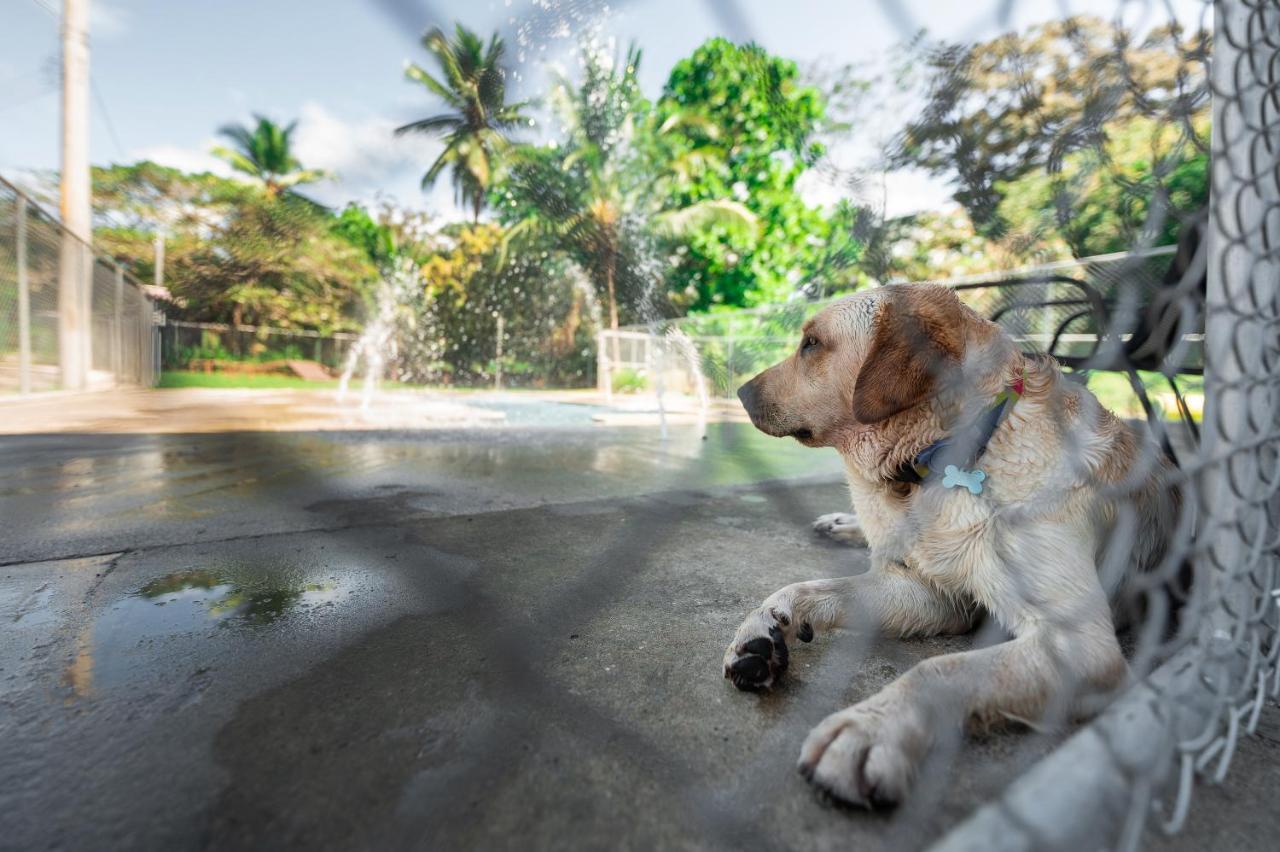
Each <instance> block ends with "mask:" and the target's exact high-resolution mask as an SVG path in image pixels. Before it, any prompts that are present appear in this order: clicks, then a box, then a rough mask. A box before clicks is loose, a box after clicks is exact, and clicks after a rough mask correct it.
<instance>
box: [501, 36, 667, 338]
mask: <svg viewBox="0 0 1280 852" xmlns="http://www.w3.org/2000/svg"><path fill="white" fill-rule="evenodd" d="M582 60H583V67H584V72H583V79H582V82H581V83H579V84H577V85H574V84H572V83H570V82H569V81H567V80H561V81H560V82H559V84H558V85H557V87H556V89H555V95H554V98H553V101H554V103H555V104H556V107H557V110H558V112H559V114H560V116H561V119H562V121H563V122H564V125H565V140H564V142H563V143H562V144H555V145H551V146H532V145H522V146H519V147H518V148H515V149H513V150H512V151H511V152H510V156H509V163H508V167H507V169H506V172H505V174H504V178H503V181H502V183H501V184H500V186H499V193H500V194H499V203H500V205H501V206H500V212H501V216H502V219H503V221H504V222H506V223H508V224H510V225H511V226H512V234H511V235H510V236H511V237H512V238H514V241H515V252H518V253H525V254H528V253H532V254H535V255H536V254H538V253H540V252H541V251H544V250H546V249H548V248H549V249H551V250H553V251H555V252H558V253H561V254H563V255H565V256H566V257H568V258H569V259H571V260H573V261H574V262H575V263H577V264H578V266H579V267H581V268H582V269H583V270H584V271H585V272H586V274H587V276H588V278H589V279H590V280H591V282H592V284H593V285H594V288H595V291H596V294H597V297H598V298H599V299H600V300H601V301H603V302H605V304H606V305H607V308H608V311H609V325H610V327H611V328H617V327H618V324H619V322H620V316H621V314H622V312H623V311H627V310H628V309H631V308H635V307H638V306H639V305H640V303H641V301H642V300H643V298H644V295H645V293H646V283H648V282H646V280H645V278H644V274H645V269H644V264H643V262H642V258H643V256H644V254H645V253H646V245H645V235H644V233H643V228H642V225H643V223H644V220H645V218H646V217H645V216H644V215H643V212H642V211H644V209H645V207H646V205H647V204H648V202H649V200H650V199H651V197H652V196H651V194H650V193H649V192H648V191H647V189H648V188H647V186H646V183H647V182H648V181H649V180H650V179H651V175H650V173H649V169H648V168H647V166H648V162H647V161H646V160H645V158H644V155H645V152H644V150H643V148H642V146H639V145H637V144H635V136H636V133H637V132H638V129H640V128H642V127H643V126H644V124H645V121H646V117H647V115H648V111H649V104H648V103H647V102H646V101H645V100H644V98H643V97H642V96H641V94H640V86H639V83H638V81H637V78H636V73H637V71H638V68H639V63H640V53H639V51H637V50H635V49H634V48H632V49H631V50H630V51H629V52H628V53H627V55H626V57H625V60H623V61H621V62H613V61H611V60H610V58H609V57H606V56H603V55H601V54H600V53H597V52H592V51H590V50H586V49H584V50H583V53H582Z"/></svg>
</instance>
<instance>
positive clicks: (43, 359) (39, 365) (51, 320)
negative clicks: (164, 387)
mask: <svg viewBox="0 0 1280 852" xmlns="http://www.w3.org/2000/svg"><path fill="white" fill-rule="evenodd" d="M68 241H72V243H73V245H74V246H75V248H76V250H75V251H73V252H70V253H68V255H67V256H69V257H75V258H76V260H75V261H74V262H75V263H76V265H77V268H76V269H75V270H74V274H75V275H76V276H77V278H78V280H79V281H80V282H81V286H82V292H83V294H84V297H85V300H86V304H87V305H88V307H89V310H88V312H87V314H88V316H89V322H88V328H87V329H86V330H85V331H86V336H87V338H88V340H89V351H88V353H87V361H88V363H87V364H86V365H84V366H85V368H86V371H87V374H88V379H87V386H88V387H89V388H91V389H92V388H103V387H110V386H114V385H138V386H141V387H149V386H151V385H152V384H154V383H155V380H156V377H157V367H158V363H157V359H158V356H159V347H158V343H159V341H158V337H157V335H156V331H155V306H154V304H153V303H152V301H151V299H150V298H149V297H148V296H147V295H146V293H145V292H144V291H143V289H142V287H141V286H140V285H139V284H138V282H137V281H135V280H134V279H133V278H132V277H131V276H130V275H129V274H128V273H126V272H125V271H124V270H123V269H121V268H120V267H119V266H117V265H116V264H115V263H114V262H112V261H111V260H110V259H109V258H106V257H104V256H101V255H98V254H96V253H95V252H93V251H92V249H90V248H89V247H88V246H86V245H84V244H83V243H81V242H79V241H78V240H75V239H74V238H73V237H71V236H69V235H68V234H67V232H66V231H65V229H64V228H63V227H62V226H61V224H59V222H58V221H57V220H56V219H55V218H54V217H53V216H51V215H50V214H49V213H47V212H46V211H45V210H44V209H42V208H41V207H40V206H39V205H37V204H36V203H35V202H33V201H32V200H31V199H30V198H28V197H27V196H26V195H24V194H23V193H22V192H20V191H19V190H18V189H17V188H16V187H14V186H13V185H12V184H10V183H8V182H6V181H4V180H0V393H33V392H39V391H49V390H58V389H60V388H62V387H63V385H64V383H63V378H62V372H63V371H62V362H61V359H62V357H63V353H62V348H61V347H60V346H59V335H60V334H61V333H62V330H61V326H60V324H59V314H58V306H59V282H60V279H61V278H62V275H63V272H64V270H63V269H62V257H63V254H62V249H63V246H64V243H66V242H68Z"/></svg>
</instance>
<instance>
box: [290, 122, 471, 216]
mask: <svg viewBox="0 0 1280 852" xmlns="http://www.w3.org/2000/svg"><path fill="white" fill-rule="evenodd" d="M396 126H397V122H395V121H393V120H392V119H389V118H379V117H374V118H367V119H363V120H353V121H349V120H346V119H344V118H342V117H341V116H338V115H335V114H334V113H332V112H330V111H329V109H327V108H326V107H324V106H322V105H321V104H317V103H314V102H313V103H307V104H304V105H303V107H302V113H301V115H300V116H299V118H298V129H297V131H296V132H295V134H294V143H295V146H296V151H297V155H298V159H299V160H300V161H301V162H302V164H303V165H304V166H306V167H307V168H312V169H324V170H326V171H329V172H332V173H334V174H335V176H336V177H335V179H334V180H331V181H325V182H324V183H319V184H312V185H311V186H308V187H307V188H306V189H305V190H304V192H306V194H307V195H309V196H311V197H313V198H315V199H317V200H319V201H322V202H324V203H326V204H330V205H335V206H337V205H341V204H345V203H346V202H347V201H362V202H371V201H372V200H374V199H375V198H376V197H379V196H390V197H393V198H397V199H399V200H401V201H403V202H407V203H410V204H412V203H413V202H415V201H418V200H419V199H421V197H422V196H421V190H420V189H419V188H418V182H419V181H420V180H421V178H422V173H423V172H424V171H426V169H427V166H429V165H430V164H431V163H432V161H433V160H434V159H435V157H436V155H437V154H438V153H439V151H440V144H439V143H438V142H436V141H435V140H433V139H430V138H428V137H424V136H396V135H395V133H394V131H395V128H396ZM442 184H443V181H442ZM436 195H437V193H432V201H433V202H434V201H435V200H436ZM446 197H447V196H446ZM432 206H433V207H437V208H438V206H439V205H437V204H433V205H432Z"/></svg>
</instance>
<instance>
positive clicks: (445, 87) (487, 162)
mask: <svg viewBox="0 0 1280 852" xmlns="http://www.w3.org/2000/svg"><path fill="white" fill-rule="evenodd" d="M422 46H423V47H425V48H426V49H427V51H428V52H430V53H431V54H432V55H433V56H434V57H435V59H436V63H437V64H438V65H439V66H440V73H441V76H442V78H443V79H437V78H436V77H433V76H431V75H430V74H429V73H427V72H426V71H424V70H423V69H422V68H421V67H420V66H418V65H416V64H412V63H411V64H410V65H408V66H407V67H406V68H405V76H406V77H408V78H409V79H410V80H413V81H414V82H417V83H421V84H422V85H423V86H425V87H426V88H427V89H428V90H429V91H430V92H431V93H432V94H434V95H436V96H437V97H439V98H440V99H441V100H443V101H444V102H445V104H446V105H447V106H448V107H449V109H450V110H451V111H450V112H445V113H441V114H439V115H433V116H431V117H430V118H424V119H421V120H419V121H414V122H411V123H409V124H406V125H404V126H403V127H397V128H396V134H397V135H399V134H402V133H426V134H430V135H432V136H439V137H442V138H443V140H444V150H443V151H441V152H440V156H439V157H437V158H436V161H435V162H434V163H432V164H431V167H430V168H429V169H427V173H426V174H425V175H423V177H422V188H423V189H426V188H427V187H429V186H431V185H432V184H434V183H435V182H436V178H438V177H440V174H441V173H442V172H443V171H444V170H445V169H446V168H451V169H452V170H453V186H454V191H455V193H456V194H457V197H458V198H459V200H460V201H461V202H462V203H463V204H469V205H470V206H471V209H472V213H473V215H474V217H475V221H477V222H478V221H479V220H480V211H481V210H483V209H484V204H485V196H486V195H487V193H488V191H489V186H490V185H491V183H492V182H493V172H494V168H495V166H496V162H495V160H496V156H497V155H498V154H499V153H500V152H501V151H502V150H503V149H505V147H506V145H507V143H508V139H507V135H506V134H507V133H508V132H509V131H511V130H512V129H514V128H516V127H519V126H522V125H526V124H528V123H529V120H528V119H527V118H526V117H525V116H524V115H522V114H521V112H520V110H521V109H523V108H524V107H525V106H527V103H524V102H521V103H514V104H509V103H507V102H506V98H507V70H506V68H504V67H503V65H502V55H503V53H504V51H505V49H506V48H505V46H504V45H503V42H502V39H501V38H499V37H498V36H497V35H496V34H495V35H493V36H492V37H490V39H489V44H488V45H485V43H484V42H483V41H482V40H481V39H480V37H479V36H477V35H476V34H475V33H473V32H471V31H470V30H468V29H467V28H466V27H464V26H462V25H461V24H459V25H458V26H457V28H456V30H455V31H454V36H453V38H452V39H449V38H447V37H446V36H445V34H444V33H443V32H442V31H441V30H439V29H434V30H432V31H431V32H429V33H427V34H426V35H425V36H423V38H422Z"/></svg>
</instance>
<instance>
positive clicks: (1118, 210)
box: [998, 117, 1209, 257]
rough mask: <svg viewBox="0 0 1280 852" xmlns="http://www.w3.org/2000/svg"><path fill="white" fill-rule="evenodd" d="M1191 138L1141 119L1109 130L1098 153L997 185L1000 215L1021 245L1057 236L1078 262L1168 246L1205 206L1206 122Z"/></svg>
mask: <svg viewBox="0 0 1280 852" xmlns="http://www.w3.org/2000/svg"><path fill="white" fill-rule="evenodd" d="M1193 132H1194V135H1195V138H1194V139H1187V138H1186V137H1185V136H1184V133H1185V131H1184V129H1183V128H1182V127H1180V126H1179V127H1171V126H1168V125H1161V124H1158V123H1157V122H1155V121H1152V120H1151V119H1147V118H1137V119H1133V120H1131V121H1128V122H1123V123H1116V124H1113V125H1110V126H1108V127H1107V128H1106V129H1105V135H1106V138H1105V140H1104V141H1103V142H1102V144H1101V146H1100V149H1099V150H1094V149H1086V150H1083V151H1076V152H1073V153H1072V154H1070V155H1068V156H1067V158H1066V159H1065V161H1064V162H1063V164H1062V166H1061V168H1060V169H1059V170H1058V171H1056V172H1053V173H1050V172H1047V171H1045V170H1037V171H1034V172H1030V173H1028V174H1026V175H1023V176H1022V177H1020V178H1018V179H1017V180H1014V181H1010V182H1008V183H1004V184H1000V185H998V189H999V191H1000V192H1001V194H1002V195H1003V196H1004V198H1003V200H1002V201H1001V202H1000V206H999V208H998V213H999V216H1000V218H1001V219H1002V220H1004V221H1005V222H1007V223H1008V226H1009V228H1010V230H1011V232H1012V233H1015V234H1018V235H1021V236H1022V237H1023V239H1025V240H1027V241H1031V240H1035V239H1038V238H1040V237H1042V236H1044V235H1056V236H1060V237H1061V238H1062V239H1063V240H1065V241H1066V243H1067V244H1068V245H1069V246H1070V248H1071V252H1072V253H1073V254H1074V255H1075V256H1076V257H1086V256H1089V255H1096V254H1105V253H1107V252H1115V251H1125V250H1127V249H1131V248H1133V247H1135V246H1140V245H1144V244H1150V245H1171V244H1173V243H1175V242H1177V239H1178V232H1179V229H1180V228H1181V226H1182V224H1183V223H1184V222H1185V221H1187V220H1188V219H1189V218H1190V217H1191V216H1193V215H1195V213H1196V212H1197V211H1199V210H1200V209H1201V208H1203V207H1204V206H1205V205H1206V204H1208V202H1209V176H1208V154H1207V153H1206V151H1207V148H1208V141H1209V140H1208V121H1207V117H1206V118H1205V119H1202V120H1200V121H1198V122H1196V127H1195V129H1194V131H1193ZM1153 205H1155V206H1154V209H1153Z"/></svg>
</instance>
